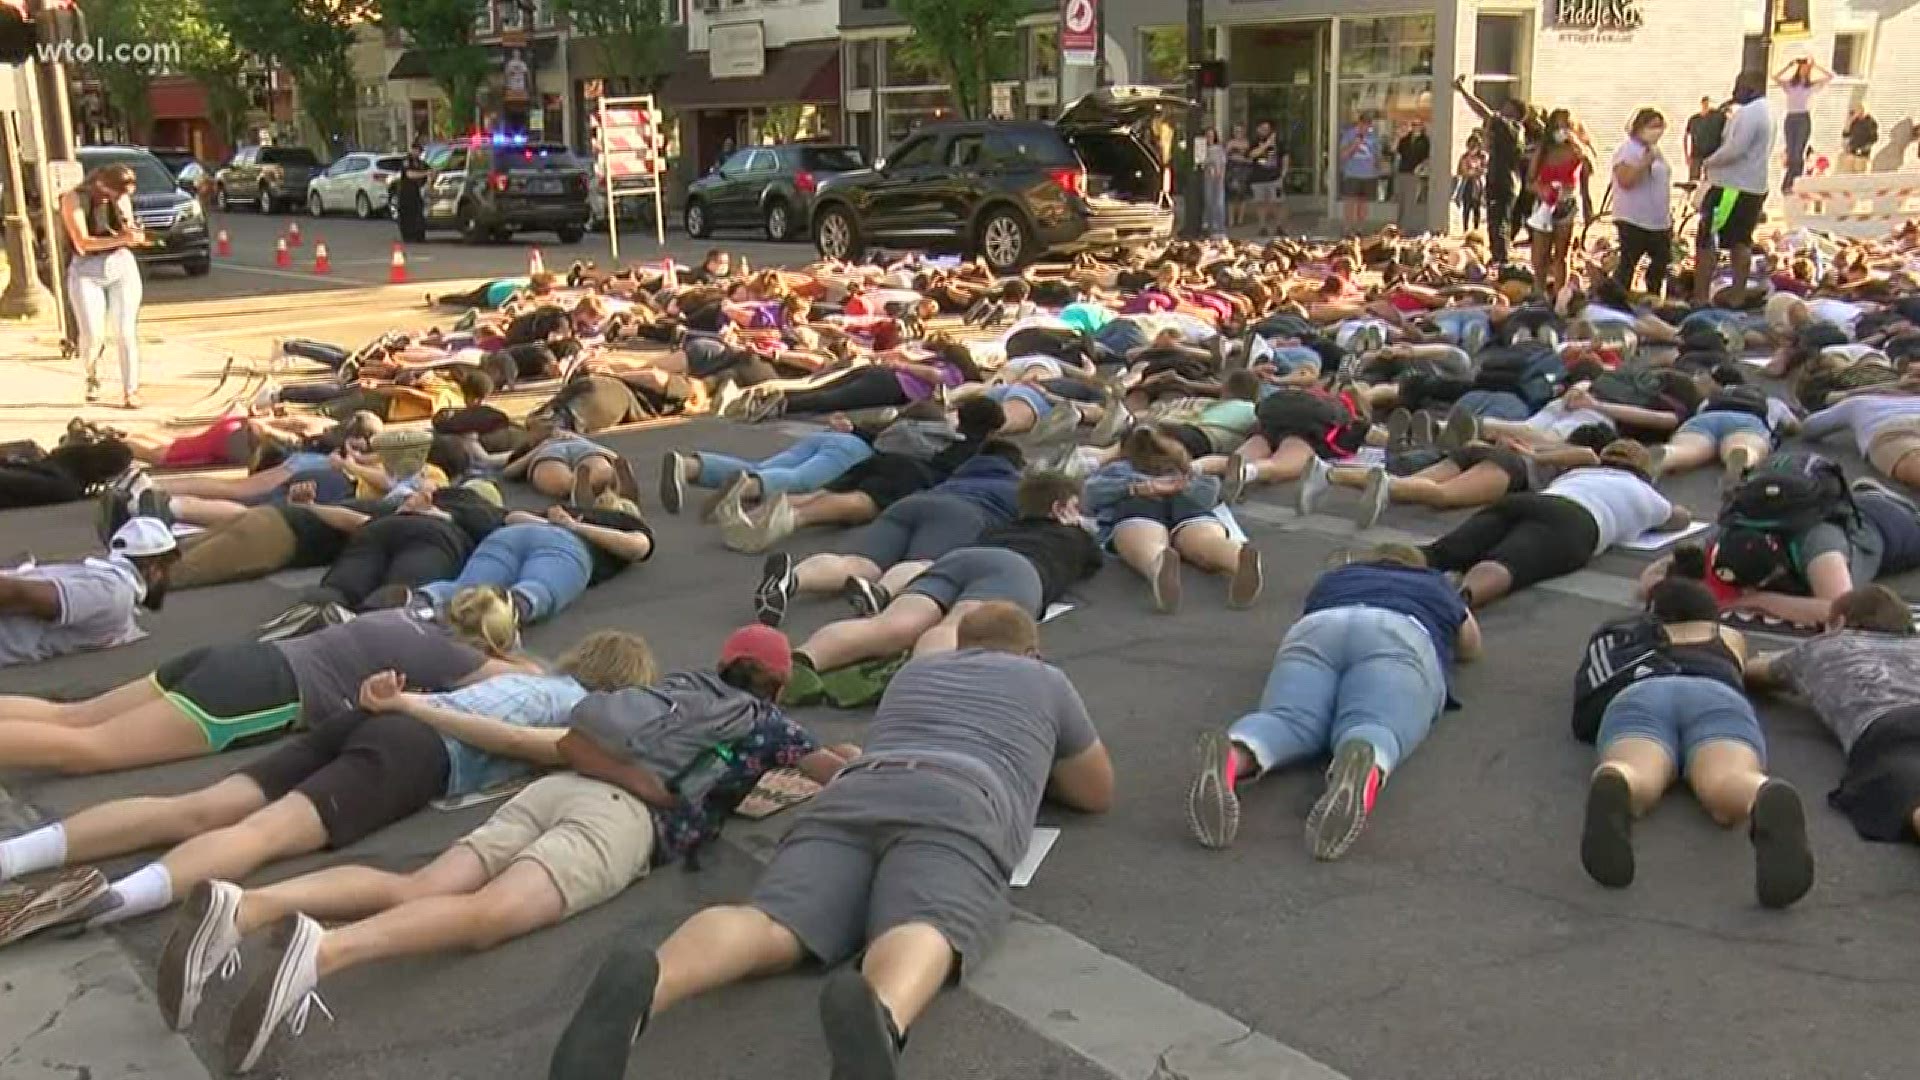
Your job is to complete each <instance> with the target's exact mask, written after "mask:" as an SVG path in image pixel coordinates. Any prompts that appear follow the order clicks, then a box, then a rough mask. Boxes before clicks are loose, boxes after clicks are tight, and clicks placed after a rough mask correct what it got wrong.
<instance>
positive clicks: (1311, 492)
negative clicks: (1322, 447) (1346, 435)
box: [1294, 454, 1333, 517]
mask: <svg viewBox="0 0 1920 1080" xmlns="http://www.w3.org/2000/svg"><path fill="white" fill-rule="evenodd" d="M1331 472H1332V470H1331V469H1329V468H1327V463H1326V462H1325V461H1324V460H1322V459H1321V457H1320V455H1318V454H1315V455H1314V456H1313V457H1311V458H1308V459H1307V471H1306V472H1304V473H1301V474H1300V491H1299V493H1298V494H1297V495H1296V496H1295V498H1294V508H1295V509H1297V510H1299V511H1300V516H1301V517H1306V516H1307V515H1308V514H1311V513H1313V512H1314V511H1315V510H1317V509H1319V507H1320V500H1321V499H1324V498H1326V495H1327V489H1328V488H1329V487H1332V486H1333V481H1332V480H1331V479H1330V478H1329V474H1330V473H1331Z"/></svg>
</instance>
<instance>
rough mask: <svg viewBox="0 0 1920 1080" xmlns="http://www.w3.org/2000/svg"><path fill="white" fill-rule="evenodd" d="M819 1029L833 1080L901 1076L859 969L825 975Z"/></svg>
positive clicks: (892, 1039) (893, 1042)
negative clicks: (829, 1060) (830, 1062)
mask: <svg viewBox="0 0 1920 1080" xmlns="http://www.w3.org/2000/svg"><path fill="white" fill-rule="evenodd" d="M820 1029H821V1031H822V1032H824V1033H825V1035H826V1037H827V1052H828V1053H829V1054H831V1055H832V1056H833V1080H894V1078H895V1077H897V1076H899V1075H900V1036H899V1035H898V1033H897V1032H896V1031H895V1029H894V1025H893V1018H892V1017H891V1016H889V1015H887V1007H886V1006H885V1005H882V1004H881V1003H880V999H879V998H878V997H876V996H875V995H874V992H873V987H871V986H869V985H868V984H867V980H866V977H865V976H863V975H861V974H860V969H859V968H857V967H852V966H849V967H842V968H841V969H840V970H838V971H836V972H834V973H833V974H832V975H829V976H827V983H826V985H825V986H824V987H822V988H821V990H820ZM555 1080H558V1077H556V1078H555Z"/></svg>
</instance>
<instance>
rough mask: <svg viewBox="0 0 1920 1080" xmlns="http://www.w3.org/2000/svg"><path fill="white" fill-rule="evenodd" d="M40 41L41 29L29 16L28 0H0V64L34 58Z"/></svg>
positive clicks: (24, 61) (17, 62)
mask: <svg viewBox="0 0 1920 1080" xmlns="http://www.w3.org/2000/svg"><path fill="white" fill-rule="evenodd" d="M39 41H40V33H39V31H38V30H37V29H35V27H34V25H33V20H31V19H29V18H27V3H26V0H0V64H24V63H26V62H27V61H29V60H32V59H33V49H34V46H35V45H37V44H39Z"/></svg>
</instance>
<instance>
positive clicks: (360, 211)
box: [353, 191, 373, 221]
mask: <svg viewBox="0 0 1920 1080" xmlns="http://www.w3.org/2000/svg"><path fill="white" fill-rule="evenodd" d="M353 212H354V214H355V215H357V216H358V217H359V218H360V220H362V221H365V220H367V219H368V218H370V217H372V216H373V200H372V199H369V198H367V193H366V192H364V191H362V192H360V193H359V194H357V195H355V196H354V197H353Z"/></svg>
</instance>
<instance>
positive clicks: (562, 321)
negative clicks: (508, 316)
mask: <svg viewBox="0 0 1920 1080" xmlns="http://www.w3.org/2000/svg"><path fill="white" fill-rule="evenodd" d="M570 318H571V316H569V315H568V314H567V313H566V310H565V309H563V308H557V307H553V306H551V305H546V306H542V307H539V308H535V309H534V310H532V311H529V312H527V313H526V314H524V315H515V316H514V317H513V321H512V322H510V323H508V324H507V345H508V346H509V347H512V346H514V345H526V344H530V343H532V342H536V341H545V340H546V339H547V335H549V334H551V333H553V332H554V331H555V330H558V329H560V328H561V327H563V326H565V325H567V321H568V320H569V319H570Z"/></svg>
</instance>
